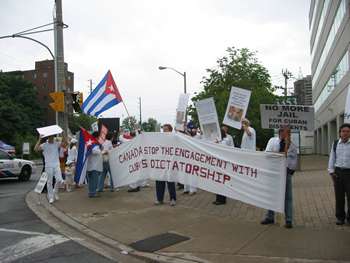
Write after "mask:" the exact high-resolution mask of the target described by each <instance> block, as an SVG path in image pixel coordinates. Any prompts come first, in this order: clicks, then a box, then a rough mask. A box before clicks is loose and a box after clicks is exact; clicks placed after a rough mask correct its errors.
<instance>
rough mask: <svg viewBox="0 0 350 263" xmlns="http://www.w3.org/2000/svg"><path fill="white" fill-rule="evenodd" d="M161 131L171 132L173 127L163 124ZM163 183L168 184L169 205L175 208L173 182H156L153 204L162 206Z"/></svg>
mask: <svg viewBox="0 0 350 263" xmlns="http://www.w3.org/2000/svg"><path fill="white" fill-rule="evenodd" d="M162 129H163V132H172V131H173V127H172V126H171V125H170V124H164V125H163V126H162ZM165 183H167V184H168V191H169V196H170V205H171V206H175V205H176V189H175V182H166V181H156V193H157V201H156V202H155V203H154V204H155V205H161V204H164V194H165Z"/></svg>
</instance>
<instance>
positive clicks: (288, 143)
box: [261, 125, 297, 228]
mask: <svg viewBox="0 0 350 263" xmlns="http://www.w3.org/2000/svg"><path fill="white" fill-rule="evenodd" d="M265 151H266V152H277V153H281V154H284V155H285V156H286V158H287V162H286V163H287V167H286V168H287V177H286V191H285V199H284V213H285V220H286V228H292V226H293V225H292V221H293V195H292V176H293V174H294V171H295V169H296V167H297V147H296V145H295V144H294V143H293V142H292V140H291V130H290V125H286V126H284V128H283V129H279V131H278V137H273V138H271V139H270V140H269V142H268V144H267V146H266V150H265ZM274 216H275V212H274V211H272V210H268V212H267V214H266V218H265V219H264V220H263V221H261V224H262V225H267V224H273V223H274Z"/></svg>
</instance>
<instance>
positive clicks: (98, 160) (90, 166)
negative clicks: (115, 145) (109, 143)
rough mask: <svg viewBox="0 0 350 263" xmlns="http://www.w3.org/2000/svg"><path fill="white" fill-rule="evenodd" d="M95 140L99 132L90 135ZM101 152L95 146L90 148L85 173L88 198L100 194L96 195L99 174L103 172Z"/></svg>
mask: <svg viewBox="0 0 350 263" xmlns="http://www.w3.org/2000/svg"><path fill="white" fill-rule="evenodd" d="M91 135H92V137H94V138H95V139H96V140H97V139H98V137H99V132H98V131H94V132H93V133H92V134H91ZM102 151H103V147H102V146H98V145H95V146H93V148H92V151H91V153H90V155H89V157H88V159H87V161H86V162H87V166H86V171H87V175H88V178H89V193H88V196H89V197H100V196H101V194H99V193H97V192H96V191H97V186H98V178H99V177H100V173H101V172H102V170H103V165H102Z"/></svg>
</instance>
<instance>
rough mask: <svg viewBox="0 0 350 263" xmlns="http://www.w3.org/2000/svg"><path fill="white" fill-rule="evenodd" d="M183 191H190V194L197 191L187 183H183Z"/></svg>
mask: <svg viewBox="0 0 350 263" xmlns="http://www.w3.org/2000/svg"><path fill="white" fill-rule="evenodd" d="M184 192H190V194H192V193H194V192H197V188H196V187H193V186H190V185H189V184H185V185H184Z"/></svg>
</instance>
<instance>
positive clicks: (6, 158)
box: [0, 151, 11, 160]
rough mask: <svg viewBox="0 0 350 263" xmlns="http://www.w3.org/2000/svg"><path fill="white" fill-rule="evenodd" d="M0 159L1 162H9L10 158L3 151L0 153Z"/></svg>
mask: <svg viewBox="0 0 350 263" xmlns="http://www.w3.org/2000/svg"><path fill="white" fill-rule="evenodd" d="M0 159H2V160H10V159H11V156H10V155H9V154H8V153H6V152H4V151H0Z"/></svg>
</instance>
